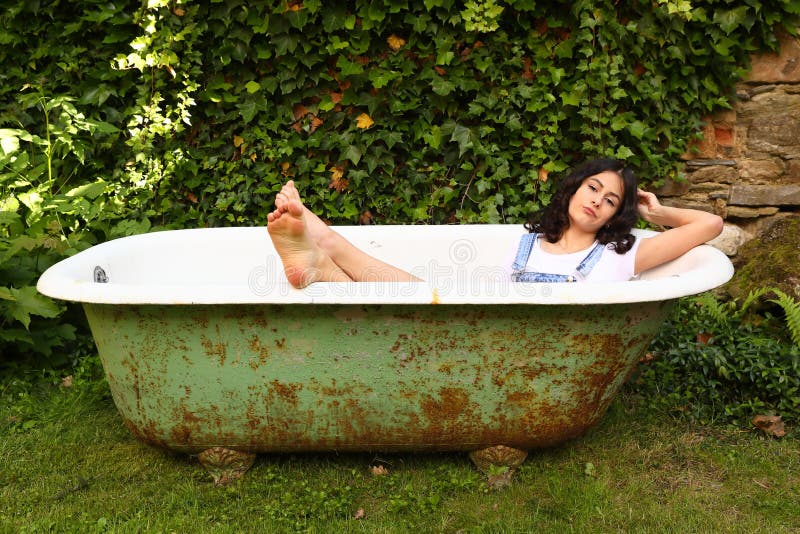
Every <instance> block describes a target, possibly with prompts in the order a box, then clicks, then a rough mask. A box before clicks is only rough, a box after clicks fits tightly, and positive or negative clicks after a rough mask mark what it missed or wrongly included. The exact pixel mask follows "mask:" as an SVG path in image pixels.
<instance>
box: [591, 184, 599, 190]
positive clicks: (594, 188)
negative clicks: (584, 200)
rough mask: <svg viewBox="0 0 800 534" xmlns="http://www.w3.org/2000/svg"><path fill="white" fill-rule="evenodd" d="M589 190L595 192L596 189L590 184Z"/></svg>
mask: <svg viewBox="0 0 800 534" xmlns="http://www.w3.org/2000/svg"><path fill="white" fill-rule="evenodd" d="M589 189H591V190H592V191H597V188H596V187H595V186H593V185H592V184H589Z"/></svg>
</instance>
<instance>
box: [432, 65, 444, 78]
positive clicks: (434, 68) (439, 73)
mask: <svg viewBox="0 0 800 534" xmlns="http://www.w3.org/2000/svg"><path fill="white" fill-rule="evenodd" d="M433 70H435V71H436V74H438V75H439V76H444V75H445V74H447V71H446V70H444V69H443V68H442V67H439V66H436V67H433Z"/></svg>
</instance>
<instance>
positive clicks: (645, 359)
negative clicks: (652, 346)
mask: <svg viewBox="0 0 800 534" xmlns="http://www.w3.org/2000/svg"><path fill="white" fill-rule="evenodd" d="M655 359H656V358H655V356H653V353H652V352H647V353H645V355H644V356H642V357H641V358H639V363H650V362H652V361H653V360H655Z"/></svg>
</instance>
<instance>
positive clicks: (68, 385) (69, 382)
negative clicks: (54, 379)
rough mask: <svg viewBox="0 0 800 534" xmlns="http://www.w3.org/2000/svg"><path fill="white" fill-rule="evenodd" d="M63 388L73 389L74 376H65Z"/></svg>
mask: <svg viewBox="0 0 800 534" xmlns="http://www.w3.org/2000/svg"><path fill="white" fill-rule="evenodd" d="M61 387H65V388H71V387H72V375H69V376H65V377H64V378H62V379H61Z"/></svg>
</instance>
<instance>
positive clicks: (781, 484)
mask: <svg viewBox="0 0 800 534" xmlns="http://www.w3.org/2000/svg"><path fill="white" fill-rule="evenodd" d="M52 382H53V380H50V382H48V381H47V380H45V381H42V380H35V381H31V383H33V384H35V387H34V386H30V384H22V385H21V384H19V383H17V384H14V383H9V382H6V383H5V384H0V401H2V405H0V532H14V533H17V532H81V533H84V532H147V533H150V532H164V533H169V532H179V533H182V532H294V531H308V532H325V533H327V532H337V533H338V532H420V533H423V532H451V533H455V532H463V533H473V532H486V533H488V532H492V533H495V532H558V533H565V532H587V531H589V532H743V533H744V532H747V533H749V532H797V531H800V505H799V504H798V503H800V443H798V441H797V440H796V439H794V438H791V437H790V438H784V439H782V440H775V439H768V438H765V437H762V436H761V435H759V434H757V433H755V432H744V431H737V430H735V429H719V428H709V427H701V426H696V425H693V424H689V423H686V422H682V421H679V420H676V419H672V418H668V417H666V416H654V415H651V414H648V413H645V412H644V411H643V409H642V408H641V407H640V406H639V404H638V403H636V402H635V401H634V400H633V399H632V398H631V397H626V396H622V397H620V398H619V399H618V400H617V401H616V402H615V403H614V404H613V406H612V408H611V410H610V411H609V413H608V414H607V416H606V417H605V418H604V419H603V420H602V422H601V423H600V425H599V426H598V427H597V428H595V429H594V430H593V431H592V432H590V433H589V434H588V435H587V436H585V437H583V438H581V439H578V440H575V441H572V442H570V443H568V444H565V445H563V446H561V447H557V448H553V449H549V450H544V451H536V452H532V453H531V454H530V456H529V457H528V460H527V461H526V462H525V464H523V466H522V467H521V468H520V469H519V471H518V472H517V473H516V474H515V476H514V479H513V482H512V484H511V485H510V486H508V487H506V488H503V489H501V490H491V489H489V488H487V486H486V484H485V483H484V480H483V477H482V476H481V475H480V474H479V473H478V472H477V471H476V470H475V468H474V467H473V466H472V465H471V463H470V461H469V459H468V458H467V455H466V454H463V453H452V454H333V453H325V454H308V455H295V454H290V455H261V456H259V458H258V460H257V461H256V464H255V465H254V466H253V468H252V469H251V470H250V471H249V472H248V473H247V475H246V476H245V478H244V479H242V480H240V481H237V482H235V483H233V484H232V485H230V486H228V487H222V488H220V487H214V486H213V484H212V483H211V480H210V478H209V476H208V475H207V474H206V473H205V472H204V471H203V469H202V467H201V466H200V465H199V463H198V462H197V460H196V459H195V458H191V457H188V456H186V455H180V454H171V453H169V452H165V451H162V450H158V449H154V448H151V447H148V446H146V445H142V444H140V443H139V442H137V441H136V440H134V439H133V438H132V437H131V436H130V434H129V433H128V432H127V430H126V429H125V428H124V427H123V426H122V424H121V422H120V419H119V417H118V416H117V413H116V410H115V408H114V406H113V404H112V403H111V401H110V399H109V398H108V396H107V390H106V389H105V386H104V384H103V383H102V382H100V383H99V384H100V385H99V386H98V385H97V384H98V382H97V381H94V382H93V381H91V380H77V381H76V385H75V386H73V387H72V388H62V387H59V386H56V385H48V384H50V383H52ZM43 383H44V385H42V384H43ZM375 464H381V465H384V466H385V467H387V469H388V474H387V475H384V476H374V475H373V474H372V473H371V471H370V465H375ZM360 508H363V510H364V513H365V517H364V518H363V519H355V518H354V515H355V514H356V512H357V511H358V510H359V509H360Z"/></svg>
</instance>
